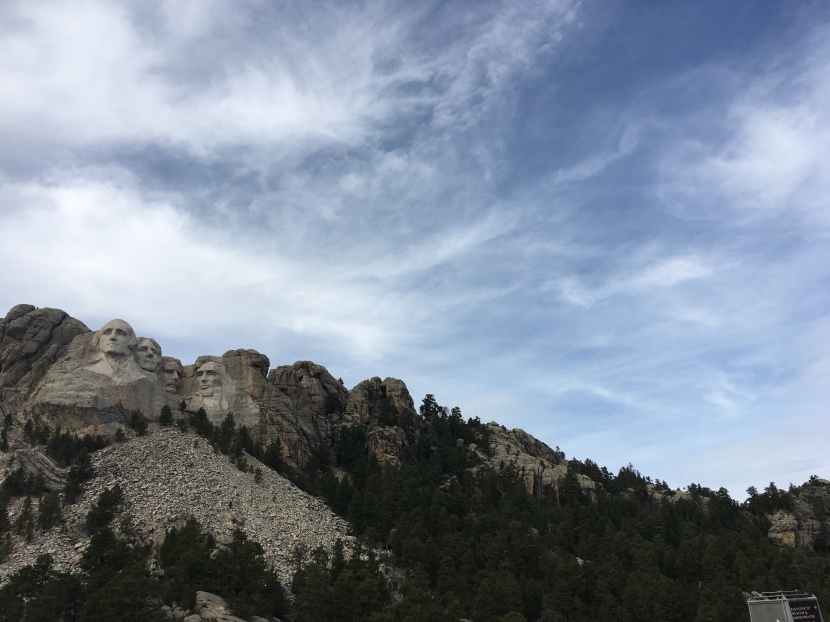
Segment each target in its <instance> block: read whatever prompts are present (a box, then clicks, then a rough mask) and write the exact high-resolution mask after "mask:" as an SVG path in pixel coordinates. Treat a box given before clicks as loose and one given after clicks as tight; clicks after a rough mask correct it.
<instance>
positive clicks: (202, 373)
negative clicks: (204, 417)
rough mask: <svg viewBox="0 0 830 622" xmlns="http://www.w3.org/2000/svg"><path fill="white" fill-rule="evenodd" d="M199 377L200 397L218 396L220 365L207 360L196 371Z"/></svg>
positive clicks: (220, 387)
mask: <svg viewBox="0 0 830 622" xmlns="http://www.w3.org/2000/svg"><path fill="white" fill-rule="evenodd" d="M196 377H197V378H198V379H199V394H200V395H201V396H202V397H218V396H219V395H220V394H221V393H222V373H221V367H220V366H219V365H217V364H216V363H214V362H212V361H211V362H207V363H205V364H204V365H202V366H201V367H200V368H199V369H198V371H197V372H196Z"/></svg>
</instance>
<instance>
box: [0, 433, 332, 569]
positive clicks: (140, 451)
mask: <svg viewBox="0 0 830 622" xmlns="http://www.w3.org/2000/svg"><path fill="white" fill-rule="evenodd" d="M44 459H45V460H48V458H44ZM248 460H249V462H250V464H251V466H252V468H255V467H256V466H259V467H260V469H261V480H260V481H259V482H257V481H255V475H254V474H253V473H251V472H244V473H243V472H242V471H240V470H239V469H238V468H236V466H234V464H232V463H231V462H230V461H229V460H228V458H227V457H226V456H223V455H221V454H217V453H214V451H213V449H212V448H211V447H210V445H209V444H208V443H207V442H206V441H205V439H203V438H200V437H199V436H197V435H195V434H192V433H182V432H180V431H178V430H176V429H175V428H158V427H156V426H153V427H151V428H150V431H149V433H148V434H146V435H145V436H134V437H133V438H130V439H129V440H127V441H125V442H123V443H114V444H112V445H110V446H109V447H107V448H105V449H103V450H101V451H98V452H95V453H93V454H92V464H93V469H94V473H95V475H94V477H93V478H92V480H90V481H89V482H87V483H86V485H85V491H84V493H83V496H82V497H81V498H80V499H79V500H78V502H77V503H75V504H74V505H69V506H67V508H66V510H65V512H64V517H63V519H62V520H61V522H60V523H59V524H58V525H57V526H55V527H53V528H52V529H50V530H49V531H47V532H43V533H41V532H35V535H34V538H33V539H32V541H31V542H29V543H26V542H25V541H24V540H23V538H22V537H20V536H16V537H15V539H14V550H13V552H12V554H11V556H10V557H9V559H8V560H7V561H6V562H5V563H4V564H2V565H0V581H2V578H4V577H6V576H8V575H10V574H11V573H13V572H15V571H16V570H17V569H19V568H21V567H22V566H25V565H29V564H32V563H34V561H35V559H36V558H37V556H38V555H39V554H41V553H49V554H51V555H52V556H53V557H54V559H55V563H56V567H57V568H58V569H59V570H71V569H72V568H73V567H75V566H76V565H77V564H78V563H79V562H80V555H81V553H82V552H83V550H84V548H85V547H86V546H87V544H88V538H89V534H88V533H86V531H85V529H84V521H85V519H86V515H87V513H88V512H89V510H90V508H91V507H92V505H93V504H94V503H95V501H96V500H97V498H98V495H99V494H100V493H101V492H102V491H103V490H104V489H106V488H112V487H113V486H115V485H116V484H119V485H120V486H121V489H122V491H123V496H124V502H123V505H122V507H121V508H120V512H119V520H117V521H116V523H118V529H119V530H120V532H121V533H122V535H123V536H124V537H125V538H127V539H128V540H129V541H133V542H138V543H143V544H151V545H153V546H154V547H155V548H158V547H159V546H160V545H161V543H162V541H163V540H164V535H165V532H166V531H167V529H169V528H171V527H181V526H182V525H183V524H184V522H185V520H186V519H187V518H188V517H190V516H195V517H196V518H197V519H198V520H199V522H200V523H201V525H202V527H203V528H204V529H205V530H206V531H208V532H210V533H211V534H213V536H214V537H215V538H216V541H217V543H219V544H223V543H229V542H230V538H231V534H232V532H233V531H234V530H235V529H237V528H238V529H241V530H242V531H243V532H244V533H245V534H246V535H247V536H248V537H249V538H250V539H252V540H254V541H256V542H259V543H260V544H261V545H262V547H263V549H264V550H265V555H266V558H267V559H268V561H269V562H270V563H271V564H272V565H273V567H274V568H275V569H276V571H277V573H278V574H279V577H280V579H281V580H282V581H283V582H284V583H285V584H286V585H289V584H290V581H291V577H292V576H293V573H294V571H295V570H296V569H297V564H298V562H299V561H302V559H303V555H304V554H306V553H308V552H310V551H312V550H313V549H315V548H316V547H318V546H322V547H324V548H326V549H331V548H332V546H333V545H334V543H335V541H336V540H337V539H338V538H341V539H344V540H348V535H347V534H348V525H347V524H346V522H345V521H343V520H342V519H340V518H338V517H337V516H335V515H334V514H333V513H332V512H331V510H329V509H328V508H327V507H326V506H325V504H323V503H322V502H321V501H319V500H318V499H315V498H314V497H312V496H310V495H308V494H306V493H304V492H302V491H301V490H299V489H298V488H297V487H296V486H294V485H293V484H292V483H291V482H289V481H288V480H286V479H285V478H283V477H282V476H280V475H278V474H277V473H275V472H274V471H272V470H271V469H269V468H267V467H265V466H264V465H261V464H259V463H258V462H257V461H256V460H255V459H253V458H250V457H249V458H248ZM22 504H23V499H22V498H21V499H18V500H16V502H15V503H14V505H13V506H12V507H11V508H10V512H9V514H10V516H9V518H10V520H11V521H12V522H14V520H15V518H16V517H17V515H18V514H19V513H20V511H21V506H22ZM124 518H127V519H128V520H127V521H123V520H121V519H124Z"/></svg>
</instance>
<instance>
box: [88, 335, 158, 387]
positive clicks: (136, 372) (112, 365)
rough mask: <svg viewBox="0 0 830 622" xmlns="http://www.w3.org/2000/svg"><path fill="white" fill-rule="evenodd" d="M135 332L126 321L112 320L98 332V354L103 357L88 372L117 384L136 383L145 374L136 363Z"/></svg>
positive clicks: (89, 367)
mask: <svg viewBox="0 0 830 622" xmlns="http://www.w3.org/2000/svg"><path fill="white" fill-rule="evenodd" d="M135 345H136V338H135V331H134V330H133V327H132V326H130V325H129V324H127V322H125V321H124V320H110V321H109V322H107V323H106V324H104V327H103V328H102V329H101V330H99V331H98V352H99V353H100V354H101V355H102V356H101V358H99V359H98V360H97V361H95V362H94V363H93V364H92V365H89V366H88V367H85V368H84V369H86V370H87V371H91V372H93V373H96V374H101V375H103V376H107V377H108V378H110V379H111V380H114V381H115V382H116V383H122V382H134V381H136V380H138V379H139V378H143V377H144V374H142V373H141V369H140V368H139V367H138V364H137V363H136V362H135V358H134V356H133V349H134V348H135Z"/></svg>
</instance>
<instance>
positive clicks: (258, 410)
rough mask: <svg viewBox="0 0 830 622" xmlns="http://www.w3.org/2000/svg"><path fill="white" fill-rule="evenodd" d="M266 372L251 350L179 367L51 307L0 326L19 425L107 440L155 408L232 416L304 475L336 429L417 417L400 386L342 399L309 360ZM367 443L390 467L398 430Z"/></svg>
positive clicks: (114, 328) (2, 373)
mask: <svg viewBox="0 0 830 622" xmlns="http://www.w3.org/2000/svg"><path fill="white" fill-rule="evenodd" d="M269 368H270V361H269V359H268V357H267V356H265V355H264V354H261V353H259V352H257V351H255V350H230V351H228V352H225V353H224V354H223V355H221V356H217V355H206V356H199V357H198V358H197V359H196V360H195V361H194V362H193V363H192V364H187V365H182V363H181V361H179V360H178V359H174V358H171V357H167V356H162V346H161V345H160V344H159V343H158V342H157V341H155V340H154V339H152V338H148V337H140V336H137V335H136V333H135V331H134V330H133V328H132V326H130V325H129V324H128V323H127V322H126V321H124V320H112V321H111V322H108V323H107V324H106V325H105V326H104V327H102V328H101V329H99V330H98V331H95V332H93V331H91V330H90V329H89V328H87V327H86V326H85V325H84V324H83V323H81V322H79V321H78V320H75V319H73V318H71V317H69V316H68V315H67V314H66V313H64V312H63V311H60V310H58V309H36V308H35V307H33V306H31V305H18V306H16V307H14V308H13V309H12V310H11V311H10V312H9V313H8V315H7V316H6V317H5V318H4V319H3V320H2V321H0V409H2V414H3V415H5V414H9V415H10V416H11V417H12V418H13V420H15V421H16V422H17V423H19V424H20V425H21V426H22V425H23V423H24V422H25V421H27V420H29V419H32V420H34V421H35V422H36V423H38V422H41V421H42V422H48V423H49V425H50V426H51V427H52V428H53V429H54V428H55V427H56V426H57V425H60V426H61V428H62V429H63V430H67V431H71V432H75V433H80V434H103V435H113V434H115V432H116V431H117V430H118V429H122V428H123V427H124V425H125V424H126V423H127V422H128V421H129V419H130V417H131V416H133V413H135V412H140V413H141V414H142V416H143V417H145V418H146V419H148V420H150V421H154V420H155V419H157V417H158V415H159V412H160V411H161V409H162V408H163V407H164V406H167V407H169V408H170V409H171V410H172V411H173V412H174V413H178V412H180V411H182V410H183V411H184V412H195V411H197V410H199V409H204V411H205V412H206V414H207V417H208V419H209V420H210V421H211V422H212V423H213V424H219V423H221V421H222V420H223V419H224V418H225V416H226V415H227V414H228V413H233V415H234V419H235V421H236V423H237V425H240V426H241V425H244V426H246V427H247V428H248V430H249V431H250V432H251V433H252V436H253V437H254V438H255V440H257V441H259V442H261V443H263V444H268V443H270V442H272V441H277V440H278V441H279V442H280V443H281V446H282V450H283V458H284V460H285V461H286V463H287V464H288V465H289V466H292V467H298V468H303V467H305V466H306V464H307V463H308V461H309V459H310V457H311V456H312V455H313V454H314V453H315V452H323V453H328V452H331V450H332V448H333V447H334V444H335V441H336V439H335V436H336V434H335V433H336V429H337V428H338V427H339V426H341V425H362V426H364V427H365V426H374V425H376V424H377V423H378V418H379V417H380V416H381V415H382V413H383V412H387V411H389V410H390V409H391V410H392V411H394V412H395V413H400V416H399V420H400V417H405V418H407V419H408V420H411V421H413V420H415V419H417V416H416V414H415V410H414V407H413V402H412V397H411V396H410V395H409V392H408V391H407V389H406V385H405V384H404V383H403V382H401V381H400V380H396V379H393V378H387V379H386V380H384V381H381V380H380V379H379V378H373V379H371V380H367V381H364V382H362V383H360V384H359V385H358V386H357V387H355V388H354V389H353V390H352V391H351V392H349V391H348V390H347V389H346V388H345V387H344V386H343V385H342V383H341V382H340V381H338V380H336V379H335V378H334V377H333V376H332V375H331V374H330V373H329V372H328V370H326V368H325V367H322V366H321V365H317V364H315V363H312V362H310V361H299V362H297V363H294V364H293V365H283V366H279V367H277V368H275V369H272V370H269ZM373 438H374V439H375V440H374V441H373V448H372V451H373V453H375V454H376V455H377V457H378V459H379V460H381V461H382V462H389V463H394V462H395V461H396V455H395V452H396V451H399V450H400V449H401V448H402V445H403V443H405V438H404V437H403V436H402V432H400V431H398V432H396V431H387V432H384V433H382V434H374V435H373Z"/></svg>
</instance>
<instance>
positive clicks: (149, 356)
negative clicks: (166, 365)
mask: <svg viewBox="0 0 830 622" xmlns="http://www.w3.org/2000/svg"><path fill="white" fill-rule="evenodd" d="M135 360H136V363H138V366H139V367H140V368H141V369H143V370H144V371H149V372H151V373H156V371H157V370H158V367H159V363H160V362H161V346H160V345H159V344H158V341H156V340H155V339H151V338H150V337H139V338H138V340H137V341H136V346H135Z"/></svg>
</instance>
